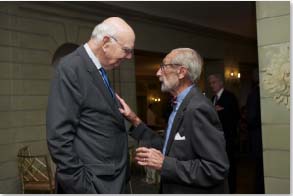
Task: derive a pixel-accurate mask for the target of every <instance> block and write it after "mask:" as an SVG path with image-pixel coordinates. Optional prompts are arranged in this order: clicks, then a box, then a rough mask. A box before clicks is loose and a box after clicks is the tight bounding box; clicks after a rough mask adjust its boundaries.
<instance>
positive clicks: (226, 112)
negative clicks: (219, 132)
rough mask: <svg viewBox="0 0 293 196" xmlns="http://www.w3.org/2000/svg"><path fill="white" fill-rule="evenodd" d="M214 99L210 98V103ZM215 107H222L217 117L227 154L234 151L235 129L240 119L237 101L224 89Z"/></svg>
mask: <svg viewBox="0 0 293 196" xmlns="http://www.w3.org/2000/svg"><path fill="white" fill-rule="evenodd" d="M214 99H215V96H213V97H212V102H213V101H214ZM216 105H219V106H221V107H224V109H223V110H221V111H218V115H219V118H220V121H221V123H222V127H223V131H224V133H225V139H226V142H227V148H228V149H227V152H228V153H229V152H230V151H232V150H233V149H234V140H235V138H236V136H237V127H238V121H239V118H240V112H239V108H238V101H237V99H236V97H235V95H234V94H232V93H231V92H229V91H227V90H225V89H224V91H223V93H222V95H221V97H220V99H219V100H217V102H216Z"/></svg>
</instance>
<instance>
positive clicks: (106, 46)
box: [102, 36, 111, 50]
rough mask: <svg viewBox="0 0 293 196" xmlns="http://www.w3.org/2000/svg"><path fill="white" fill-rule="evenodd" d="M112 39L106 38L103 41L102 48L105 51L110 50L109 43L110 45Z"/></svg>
mask: <svg viewBox="0 0 293 196" xmlns="http://www.w3.org/2000/svg"><path fill="white" fill-rule="evenodd" d="M110 42H111V41H110V37H109V36H104V37H103V40H102V48H103V49H104V50H105V49H107V48H109V46H110V45H109V43H110Z"/></svg>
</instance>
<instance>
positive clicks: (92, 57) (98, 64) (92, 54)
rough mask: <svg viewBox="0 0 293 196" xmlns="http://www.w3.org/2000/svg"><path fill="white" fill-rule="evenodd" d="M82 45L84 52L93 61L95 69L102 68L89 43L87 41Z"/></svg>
mask: <svg viewBox="0 0 293 196" xmlns="http://www.w3.org/2000/svg"><path fill="white" fill-rule="evenodd" d="M83 46H84V49H85V51H86V53H87V54H88V55H89V57H90V59H91V60H92V61H93V63H94V64H95V66H96V67H97V69H98V70H99V69H100V68H102V65H101V63H100V61H99V59H98V58H97V57H96V56H95V54H94V53H93V51H92V49H90V47H89V45H88V44H87V43H85V44H84V45H83Z"/></svg>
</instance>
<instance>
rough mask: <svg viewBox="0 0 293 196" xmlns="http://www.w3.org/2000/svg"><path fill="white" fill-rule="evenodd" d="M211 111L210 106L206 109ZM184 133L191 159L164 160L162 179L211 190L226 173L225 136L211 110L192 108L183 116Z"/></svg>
mask: <svg viewBox="0 0 293 196" xmlns="http://www.w3.org/2000/svg"><path fill="white" fill-rule="evenodd" d="M208 107H211V106H208ZM184 118H185V119H184V122H183V123H184V124H183V126H184V130H188V131H189V132H190V137H191V138H190V140H191V142H192V144H191V148H192V149H186V150H190V151H192V152H193V153H194V159H191V160H184V161H182V160H178V159H176V158H174V157H167V156H166V157H165V160H164V162H163V167H162V171H161V176H162V178H165V179H166V180H168V181H169V180H170V181H175V182H177V183H179V184H181V183H183V184H188V185H191V186H192V185H195V186H201V187H211V186H214V185H216V184H218V183H219V182H222V181H223V180H224V178H225V177H226V175H227V173H228V168H229V162H228V159H227V155H226V151H225V139H224V134H223V132H222V131H221V128H220V123H219V120H218V118H217V116H216V113H215V111H214V110H213V109H212V108H211V109H210V108H208V109H204V108H203V107H201V108H195V109H192V110H191V111H189V112H188V114H185V116H184Z"/></svg>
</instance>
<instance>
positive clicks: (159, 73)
mask: <svg viewBox="0 0 293 196" xmlns="http://www.w3.org/2000/svg"><path fill="white" fill-rule="evenodd" d="M161 75H162V71H161V68H159V69H158V71H157V73H156V76H158V77H160V76H161Z"/></svg>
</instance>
